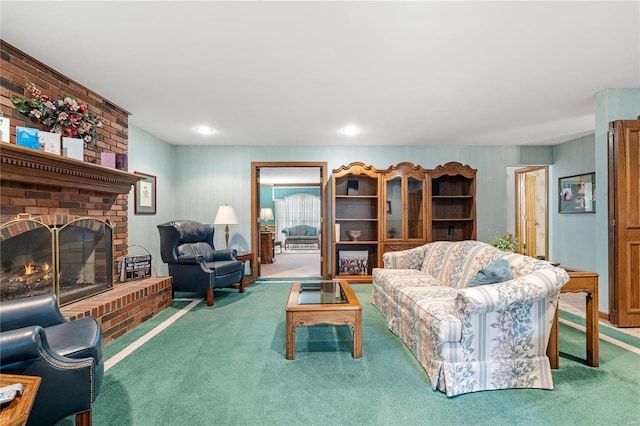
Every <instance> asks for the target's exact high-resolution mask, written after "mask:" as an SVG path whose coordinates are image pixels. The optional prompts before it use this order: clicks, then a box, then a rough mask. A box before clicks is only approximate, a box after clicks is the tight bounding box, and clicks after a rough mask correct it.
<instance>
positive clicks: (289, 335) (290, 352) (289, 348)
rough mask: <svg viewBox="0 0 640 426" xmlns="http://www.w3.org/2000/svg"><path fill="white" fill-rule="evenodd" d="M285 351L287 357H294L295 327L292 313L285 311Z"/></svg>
mask: <svg viewBox="0 0 640 426" xmlns="http://www.w3.org/2000/svg"><path fill="white" fill-rule="evenodd" d="M286 327H287V331H286V333H285V334H286V338H285V339H286V353H287V359H296V329H295V327H294V325H293V313H292V312H287V326H286Z"/></svg>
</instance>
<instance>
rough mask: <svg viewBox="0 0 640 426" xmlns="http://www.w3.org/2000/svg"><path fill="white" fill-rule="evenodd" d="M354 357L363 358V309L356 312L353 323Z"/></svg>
mask: <svg viewBox="0 0 640 426" xmlns="http://www.w3.org/2000/svg"><path fill="white" fill-rule="evenodd" d="M353 357H354V358H362V311H356V312H355V321H354V324H353Z"/></svg>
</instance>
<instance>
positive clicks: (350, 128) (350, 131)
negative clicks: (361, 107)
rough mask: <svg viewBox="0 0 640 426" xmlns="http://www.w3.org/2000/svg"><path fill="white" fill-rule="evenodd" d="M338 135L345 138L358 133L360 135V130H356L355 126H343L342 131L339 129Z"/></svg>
mask: <svg viewBox="0 0 640 426" xmlns="http://www.w3.org/2000/svg"><path fill="white" fill-rule="evenodd" d="M340 133H342V134H344V135H347V136H353V135H357V134H358V133H360V129H359V128H357V127H356V126H353V125H348V126H345V127H344V128H342V129H340Z"/></svg>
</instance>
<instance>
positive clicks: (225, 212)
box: [213, 204, 238, 225]
mask: <svg viewBox="0 0 640 426" xmlns="http://www.w3.org/2000/svg"><path fill="white" fill-rule="evenodd" d="M213 224H214V225H237V224H238V216H236V211H235V210H234V209H233V207H231V206H229V205H226V204H225V205H224V206H220V207H218V213H217V214H216V218H215V219H214V220H213Z"/></svg>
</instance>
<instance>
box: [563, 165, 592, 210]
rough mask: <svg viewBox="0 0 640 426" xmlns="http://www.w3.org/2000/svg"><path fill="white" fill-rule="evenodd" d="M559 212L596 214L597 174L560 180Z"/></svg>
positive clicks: (567, 177) (586, 174)
mask: <svg viewBox="0 0 640 426" xmlns="http://www.w3.org/2000/svg"><path fill="white" fill-rule="evenodd" d="M558 212H559V213H595V212H596V174H595V172H593V173H585V174H582V175H574V176H566V177H561V178H560V179H558Z"/></svg>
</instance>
